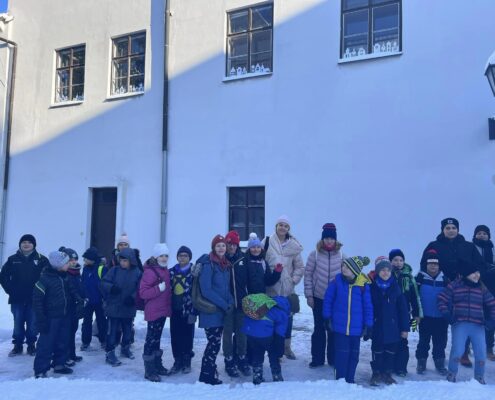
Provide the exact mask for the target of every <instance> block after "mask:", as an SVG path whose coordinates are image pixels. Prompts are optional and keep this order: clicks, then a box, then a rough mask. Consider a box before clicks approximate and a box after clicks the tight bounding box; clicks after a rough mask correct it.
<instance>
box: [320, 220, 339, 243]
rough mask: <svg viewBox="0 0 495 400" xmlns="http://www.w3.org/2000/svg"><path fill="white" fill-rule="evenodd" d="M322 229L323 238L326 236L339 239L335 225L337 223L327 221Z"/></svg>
mask: <svg viewBox="0 0 495 400" xmlns="http://www.w3.org/2000/svg"><path fill="white" fill-rule="evenodd" d="M321 229H323V232H321V240H323V239H325V238H332V239H335V240H337V228H336V227H335V224H332V223H326V224H325V225H323V227H322V228H321Z"/></svg>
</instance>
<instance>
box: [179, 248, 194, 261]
mask: <svg viewBox="0 0 495 400" xmlns="http://www.w3.org/2000/svg"><path fill="white" fill-rule="evenodd" d="M180 253H186V254H187V255H188V256H189V259H192V251H191V249H190V248H189V247H187V246H180V247H179V250H177V257H179V254H180Z"/></svg>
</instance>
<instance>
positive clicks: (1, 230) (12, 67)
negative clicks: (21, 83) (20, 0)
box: [0, 37, 17, 261]
mask: <svg viewBox="0 0 495 400" xmlns="http://www.w3.org/2000/svg"><path fill="white" fill-rule="evenodd" d="M0 42H2V43H5V44H6V45H7V46H8V47H9V48H10V49H12V55H11V57H9V69H8V77H9V79H8V82H7V96H6V99H7V109H6V116H7V120H6V129H5V132H4V134H3V135H2V138H1V141H2V143H1V146H0V148H1V150H2V154H1V159H2V166H1V168H2V170H3V187H2V194H1V199H0V201H1V203H0V261H3V253H4V247H5V240H4V236H5V214H6V210H7V188H8V186H9V167H10V139H11V136H12V110H13V106H14V87H15V74H16V67H17V43H15V42H13V41H12V40H8V39H4V38H2V37H0Z"/></svg>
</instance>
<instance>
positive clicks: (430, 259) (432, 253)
mask: <svg viewBox="0 0 495 400" xmlns="http://www.w3.org/2000/svg"><path fill="white" fill-rule="evenodd" d="M426 264H440V261H439V260H438V253H437V251H436V250H434V249H430V250H428V251H427V252H426Z"/></svg>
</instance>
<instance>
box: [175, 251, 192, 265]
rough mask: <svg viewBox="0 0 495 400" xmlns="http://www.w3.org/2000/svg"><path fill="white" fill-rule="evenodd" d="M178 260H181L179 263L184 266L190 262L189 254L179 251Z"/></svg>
mask: <svg viewBox="0 0 495 400" xmlns="http://www.w3.org/2000/svg"><path fill="white" fill-rule="evenodd" d="M177 261H179V265H182V266H184V265H187V264H189V254H187V253H179V254H178V255H177Z"/></svg>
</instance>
